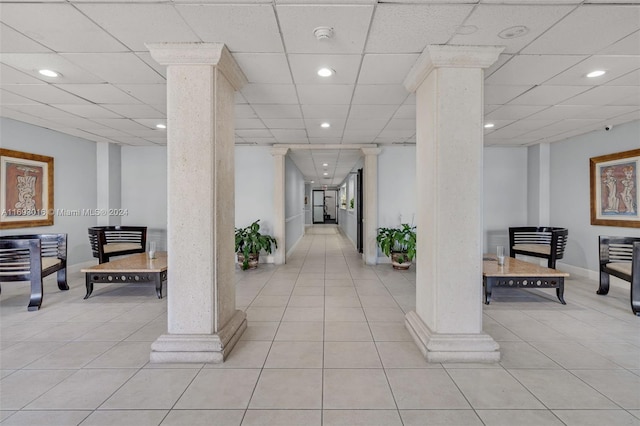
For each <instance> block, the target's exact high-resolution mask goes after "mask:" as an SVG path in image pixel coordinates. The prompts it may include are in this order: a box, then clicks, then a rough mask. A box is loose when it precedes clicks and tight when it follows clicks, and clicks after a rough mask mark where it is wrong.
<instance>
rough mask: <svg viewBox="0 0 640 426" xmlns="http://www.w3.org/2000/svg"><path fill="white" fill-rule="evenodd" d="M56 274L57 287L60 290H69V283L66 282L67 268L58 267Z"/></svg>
mask: <svg viewBox="0 0 640 426" xmlns="http://www.w3.org/2000/svg"><path fill="white" fill-rule="evenodd" d="M56 275H57V279H58V288H59V289H60V290H69V285H68V284H67V268H62V269H60V270H59V271H58V272H57V273H56Z"/></svg>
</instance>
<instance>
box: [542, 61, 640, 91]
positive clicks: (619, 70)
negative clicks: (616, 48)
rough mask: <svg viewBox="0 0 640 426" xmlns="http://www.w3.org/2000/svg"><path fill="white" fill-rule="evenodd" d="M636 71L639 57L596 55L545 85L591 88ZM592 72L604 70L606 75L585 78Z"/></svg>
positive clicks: (638, 65)
mask: <svg viewBox="0 0 640 426" xmlns="http://www.w3.org/2000/svg"><path fill="white" fill-rule="evenodd" d="M637 69H640V56H635V57H634V56H611V55H596V56H591V57H589V58H587V59H585V60H584V61H582V62H580V63H579V64H576V65H574V66H573V67H571V68H569V69H568V70H566V71H564V72H563V73H561V74H559V75H557V76H556V77H554V78H552V79H551V80H548V81H546V82H545V84H552V85H562V84H564V85H573V86H578V85H582V86H592V85H593V84H594V83H597V84H606V83H607V82H609V81H611V80H614V79H616V78H618V77H620V76H623V75H625V74H627V73H629V72H631V71H634V70H637ZM594 70H604V71H606V72H607V73H606V74H605V75H602V76H600V77H595V78H589V77H587V74H588V73H590V72H591V71H594Z"/></svg>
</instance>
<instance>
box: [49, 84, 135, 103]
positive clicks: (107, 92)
mask: <svg viewBox="0 0 640 426" xmlns="http://www.w3.org/2000/svg"><path fill="white" fill-rule="evenodd" d="M56 87H58V88H60V89H63V90H66V91H67V92H70V93H73V94H75V95H78V96H79V97H81V98H84V99H86V100H88V101H90V102H93V103H96V104H136V103H140V102H139V101H137V100H136V99H135V98H133V97H131V96H129V95H127V94H126V93H125V92H123V91H122V90H120V89H118V88H117V87H115V86H111V85H109V84H58V85H56ZM48 103H56V104H69V103H71V102H64V101H60V102H48Z"/></svg>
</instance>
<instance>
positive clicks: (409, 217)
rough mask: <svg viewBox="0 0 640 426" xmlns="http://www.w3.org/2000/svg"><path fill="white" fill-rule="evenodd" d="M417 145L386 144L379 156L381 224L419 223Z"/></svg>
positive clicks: (379, 213)
mask: <svg viewBox="0 0 640 426" xmlns="http://www.w3.org/2000/svg"><path fill="white" fill-rule="evenodd" d="M415 192H416V148H415V146H385V147H383V148H382V152H381V153H380V154H379V155H378V227H395V226H398V225H400V224H401V223H409V224H415V212H416V196H415Z"/></svg>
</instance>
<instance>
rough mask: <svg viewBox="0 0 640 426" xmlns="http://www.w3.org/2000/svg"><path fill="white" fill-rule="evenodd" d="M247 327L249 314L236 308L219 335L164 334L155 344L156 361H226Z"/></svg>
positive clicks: (152, 353)
mask: <svg viewBox="0 0 640 426" xmlns="http://www.w3.org/2000/svg"><path fill="white" fill-rule="evenodd" d="M246 328H247V314H245V313H244V312H243V311H240V310H236V312H235V314H234V315H233V317H231V320H230V321H229V322H228V323H227V324H226V325H225V326H224V327H223V328H222V329H221V330H220V331H219V332H218V333H217V334H163V335H162V336H160V337H158V339H157V340H156V341H155V342H153V343H152V344H151V355H150V357H149V360H150V361H151V362H153V363H183V362H186V363H190V362H193V363H203V362H209V363H213V364H219V363H222V362H224V360H225V359H226V358H227V356H228V355H229V353H230V352H231V350H232V349H233V347H234V346H235V344H236V343H237V342H238V340H239V339H240V336H242V333H243V332H244V330H245V329H246Z"/></svg>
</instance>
